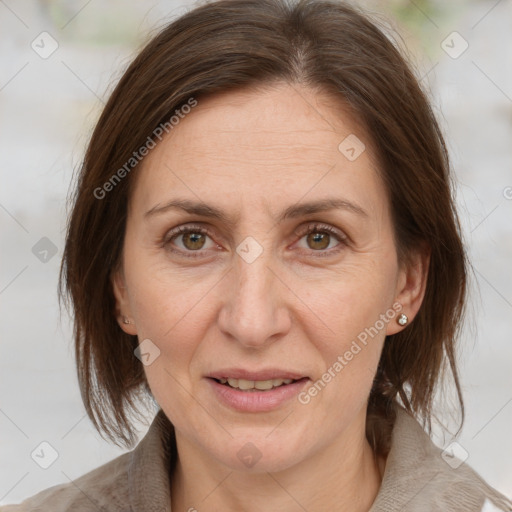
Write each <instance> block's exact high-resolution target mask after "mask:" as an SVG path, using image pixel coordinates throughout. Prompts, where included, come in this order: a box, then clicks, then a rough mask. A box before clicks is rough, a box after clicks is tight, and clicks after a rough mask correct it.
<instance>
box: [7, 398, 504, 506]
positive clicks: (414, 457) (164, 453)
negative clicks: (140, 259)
mask: <svg viewBox="0 0 512 512" xmlns="http://www.w3.org/2000/svg"><path fill="white" fill-rule="evenodd" d="M175 450H176V445H175V439H174V430H173V427H172V425H171V423H170V422H169V420H168V419H167V417H166V416H165V415H164V413H163V411H162V410H160V411H159V413H158V414H157V415H156V417H155V419H154V421H153V423H152V424H151V427H150V429H149V431H148V432H147V434H146V436H145V437H144V438H143V439H142V440H141V442H140V443H139V444H138V445H137V447H136V448H135V449H134V450H133V451H131V452H129V453H126V454H124V455H121V456H120V457H117V458H116V459H114V460H112V461H110V462H108V463H107V464H104V465H103V466H100V467H99V468H97V469H95V470H93V471H91V472H90V473H87V474H85V475H83V476H82V477H80V478H78V479H77V480H75V481H74V482H72V483H67V484H63V485H58V486H55V487H51V488H49V489H47V490H45V491H42V492H40V493H39V494H36V495H35V496H33V497H31V498H29V499H27V500H25V501H24V502H23V503H22V504H20V505H7V506H2V507H0V512H22V511H23V512H24V511H34V512H35V511H40V512H64V511H72V512H170V510H171V505H170V503H171V498H170V486H169V476H168V475H169V472H170V471H169V468H171V467H172V463H173V460H175V457H176V451H175ZM441 454H442V451H441V450H440V449H439V448H438V447H437V446H436V445H435V444H434V443H433V442H432V441H431V439H430V437H429V436H428V435H427V434H426V433H425V432H424V430H423V429H422V427H421V425H420V424H419V423H418V422H417V421H416V420H415V419H414V418H413V417H412V416H410V415H409V414H408V413H407V412H406V411H405V409H403V408H402V407H399V406H397V420H396V422H395V425H394V428H393V436H392V442H391V451H390V453H389V455H388V458H387V462H386V469H385V472H384V477H383V481H382V485H381V488H380V490H379V493H378V495H377V497H376V499H375V502H374V504H373V506H372V508H371V509H370V511H369V512H394V511H401V512H447V511H448V512H449V511H460V512H481V511H483V512H492V511H498V510H501V511H512V501H509V500H508V499H507V498H506V497H505V496H503V495H502V494H500V493H499V492H497V491H496V490H494V489H493V488H492V487H490V486H489V485H488V484H486V483H485V482H484V481H483V480H482V478H480V477H479V476H478V475H477V474H476V473H475V472H474V471H473V470H472V469H471V468H470V467H469V466H467V465H466V464H462V465H460V466H458V467H456V466H457V465H458V464H457V462H456V461H455V460H453V459H451V458H449V457H446V455H445V459H446V460H447V461H448V462H447V461H446V460H445V459H444V458H443V457H442V456H441ZM455 467H456V468H455Z"/></svg>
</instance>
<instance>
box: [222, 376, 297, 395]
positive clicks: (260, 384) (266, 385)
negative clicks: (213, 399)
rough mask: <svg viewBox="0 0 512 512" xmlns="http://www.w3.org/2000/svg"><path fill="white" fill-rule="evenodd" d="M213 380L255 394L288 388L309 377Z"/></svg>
mask: <svg viewBox="0 0 512 512" xmlns="http://www.w3.org/2000/svg"><path fill="white" fill-rule="evenodd" d="M213 380H215V381H217V382H218V383H219V384H222V385H224V386H228V387H230V388H233V389H237V390H239V391H247V392H249V393H250V392H255V391H270V390H272V389H276V388H280V387H282V386H288V385H289V384H293V383H294V382H299V381H303V380H307V377H302V378H301V379H267V380H247V379H235V378H232V377H230V378H219V379H215V378H213Z"/></svg>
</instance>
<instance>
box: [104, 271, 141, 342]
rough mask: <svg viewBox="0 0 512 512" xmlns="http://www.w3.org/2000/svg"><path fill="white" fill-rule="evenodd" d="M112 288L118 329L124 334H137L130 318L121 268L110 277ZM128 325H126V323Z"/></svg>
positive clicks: (126, 290) (131, 317)
mask: <svg viewBox="0 0 512 512" xmlns="http://www.w3.org/2000/svg"><path fill="white" fill-rule="evenodd" d="M110 280H111V282H112V287H113V290H114V297H115V299H116V318H117V323H118V324H119V327H121V329H122V330H123V331H124V332H125V333H126V334H132V335H136V334H137V326H136V325H135V321H134V319H133V316H132V311H131V308H130V303H129V301H128V289H127V288H126V281H125V278H124V273H123V270H122V268H119V269H117V270H115V271H114V272H113V273H112V274H111V276H110ZM127 321H128V322H129V323H126V322H127Z"/></svg>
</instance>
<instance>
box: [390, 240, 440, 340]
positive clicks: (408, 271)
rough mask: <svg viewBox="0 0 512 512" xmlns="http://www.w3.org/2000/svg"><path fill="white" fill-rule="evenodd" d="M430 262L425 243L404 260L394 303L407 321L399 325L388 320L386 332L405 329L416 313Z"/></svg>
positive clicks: (422, 294) (422, 296) (420, 301)
mask: <svg viewBox="0 0 512 512" xmlns="http://www.w3.org/2000/svg"><path fill="white" fill-rule="evenodd" d="M429 264H430V248H429V247H428V246H427V245H426V244H425V245H423V246H422V247H421V248H418V250H417V251H415V252H414V253H413V254H411V255H410V256H409V257H408V260H407V262H404V263H403V264H402V265H401V267H400V269H399V271H398V279H397V286H396V290H395V303H397V302H398V303H399V304H401V306H402V309H401V310H400V311H399V312H398V313H397V318H398V315H401V314H402V313H403V314H405V315H407V318H408V322H407V324H406V325H404V326H402V325H399V324H398V322H396V321H393V322H389V323H388V325H387V329H386V334H387V335H391V334H396V333H397V332H400V331H402V330H403V329H407V326H408V325H410V323H411V322H412V320H413V319H414V317H415V316H416V314H417V313H418V311H419V309H420V306H421V304H422V302H423V298H424V297H425V290H426V288H427V278H428V269H429Z"/></svg>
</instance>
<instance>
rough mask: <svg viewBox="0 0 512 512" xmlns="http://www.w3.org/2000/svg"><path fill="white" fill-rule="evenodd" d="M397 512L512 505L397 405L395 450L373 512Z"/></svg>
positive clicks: (497, 508)
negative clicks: (398, 511) (440, 445)
mask: <svg viewBox="0 0 512 512" xmlns="http://www.w3.org/2000/svg"><path fill="white" fill-rule="evenodd" d="M493 507H494V508H493ZM393 510H404V511H405V510H407V511H410V512H423V511H425V512H426V511H429V512H437V511H439V512H441V511H443V512H447V511H448V512H449V511H454V512H455V511H464V512H481V511H482V510H495V511H512V501H510V500H509V499H508V498H506V497H505V496H504V495H503V494H501V493H500V492H498V491H497V490H496V489H494V488H493V487H491V486H490V485H489V484H487V482H485V481H484V480H483V479H482V478H481V477H480V475H478V473H476V472H475V471H474V470H473V469H472V468H471V467H470V466H469V465H467V464H466V463H464V462H462V461H460V460H458V459H456V458H454V457H453V455H452V453H450V451H449V450H444V451H443V450H441V449H440V448H439V447H438V446H437V445H435V444H434V443H433V441H432V440H431V439H430V437H429V436H428V435H427V433H426V432H425V431H424V430H423V428H422V427H421V425H420V424H419V423H418V422H417V421H416V420H415V419H414V418H413V417H412V416H411V415H410V414H409V413H407V412H406V411H405V409H403V408H402V407H400V406H398V405H397V417H396V423H395V426H394V428H393V434H392V441H391V450H390V452H389V455H388V459H387V461H386V469H385V472H384V477H383V480H382V485H381V489H380V490H379V493H378V494H377V498H376V500H375V502H374V505H373V507H372V508H371V512H381V511H382V512H383V511H386V512H389V511H393Z"/></svg>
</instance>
